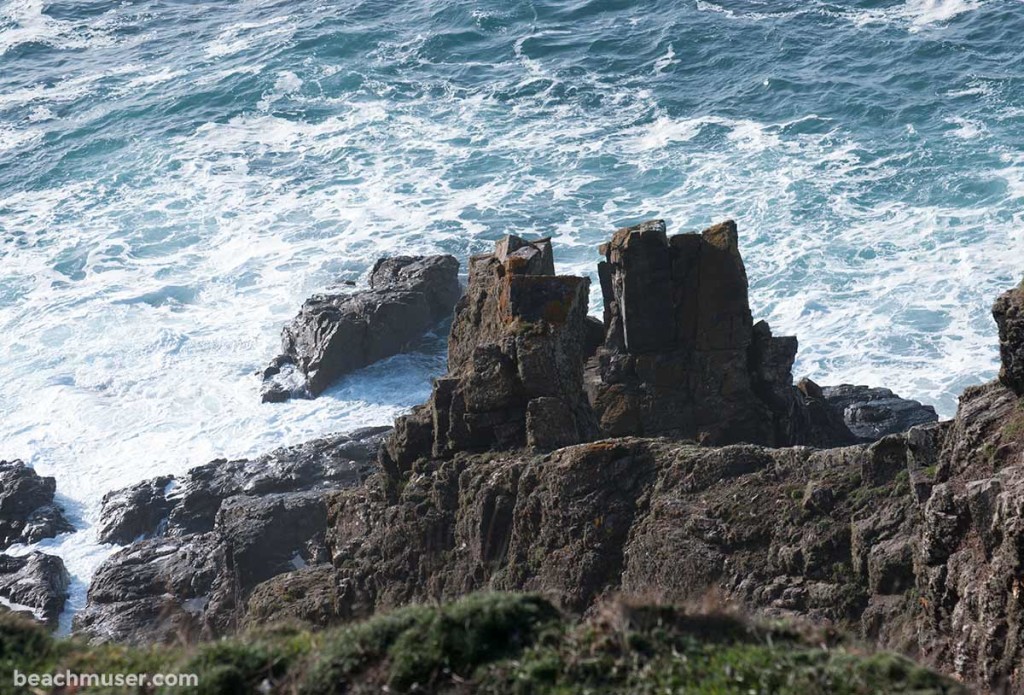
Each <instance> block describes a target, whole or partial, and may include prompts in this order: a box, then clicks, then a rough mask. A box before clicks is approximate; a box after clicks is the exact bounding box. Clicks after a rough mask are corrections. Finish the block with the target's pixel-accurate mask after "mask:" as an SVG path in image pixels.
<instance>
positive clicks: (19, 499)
mask: <svg viewBox="0 0 1024 695" xmlns="http://www.w3.org/2000/svg"><path fill="white" fill-rule="evenodd" d="M56 487H57V483H56V480H55V479H54V478H51V477H44V476H40V475H37V474H36V472H35V471H34V470H32V469H31V468H29V467H28V466H26V465H25V464H24V463H22V462H21V461H0V550H3V549H4V548H8V547H10V546H11V545H14V544H15V543H26V544H27V543H35V542H36V541H40V540H42V539H44V538H52V537H53V536H56V535H57V534H59V533H67V532H70V531H74V527H73V526H72V525H71V524H70V523H69V522H68V520H67V519H66V518H65V517H64V510H63V509H61V507H60V506H59V505H57V504H55V503H54V501H53V495H54V491H55V490H56Z"/></svg>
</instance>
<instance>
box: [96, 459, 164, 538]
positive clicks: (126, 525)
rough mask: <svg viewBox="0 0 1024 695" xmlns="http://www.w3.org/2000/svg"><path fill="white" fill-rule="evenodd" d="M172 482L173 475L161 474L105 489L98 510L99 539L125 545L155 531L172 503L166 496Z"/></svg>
mask: <svg viewBox="0 0 1024 695" xmlns="http://www.w3.org/2000/svg"><path fill="white" fill-rule="evenodd" d="M175 485H176V483H175V480H174V476H173V475H163V476H160V477H158V478H153V479H151V480H144V481H142V482H141V483H138V484H136V485H132V486H131V487H126V488H124V489H123V490H116V491H114V492H108V493H107V494H106V495H104V496H103V503H102V507H101V510H100V521H99V527H98V529H97V534H96V535H97V538H98V539H99V541H100V542H101V543H117V544H119V545H125V544H128V543H131V542H132V541H134V540H137V539H142V538H145V537H147V536H153V535H159V534H160V531H161V526H162V525H163V524H164V523H165V522H166V521H167V516H168V515H169V514H170V513H171V509H173V508H174V506H175V503H176V502H175V500H174V499H172V498H170V497H169V496H168V493H170V491H171V490H172V489H173V487H174V486H175Z"/></svg>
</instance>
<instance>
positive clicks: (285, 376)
mask: <svg viewBox="0 0 1024 695" xmlns="http://www.w3.org/2000/svg"><path fill="white" fill-rule="evenodd" d="M458 271H459V263H458V261H456V260H455V258H454V257H452V256H399V257H396V258H383V259H381V260H379V261H377V264H376V265H375V266H374V267H373V270H372V271H371V273H370V287H369V289H366V290H362V291H358V292H351V293H347V294H325V295H316V296H314V297H312V298H310V299H308V300H307V301H306V302H305V303H304V304H303V305H302V308H301V309H300V310H299V314H298V316H296V317H295V318H294V319H293V320H292V322H291V323H290V324H289V325H287V326H286V327H285V328H284V330H283V331H282V333H281V350H282V353H281V355H279V356H278V357H276V358H274V360H273V361H272V362H271V364H270V366H268V367H267V368H266V369H265V370H264V371H263V380H264V386H263V396H262V398H263V400H264V401H265V402H279V401H284V400H287V399H288V398H290V397H292V396H312V397H315V396H317V395H319V394H320V393H322V392H323V391H324V389H326V388H327V387H328V386H330V385H331V384H332V383H333V382H334V381H335V380H336V379H337V378H338V377H340V376H342V375H344V374H347V373H349V372H352V371H354V370H356V369H359V368H361V367H365V366H367V365H369V364H372V363H373V362H376V361H378V360H382V359H384V358H385V357H390V356H392V355H396V354H398V353H399V352H402V351H403V350H405V349H406V348H407V347H408V346H409V344H410V343H411V342H412V341H414V340H416V339H417V338H419V337H420V336H422V335H423V334H424V333H426V332H427V331H428V330H430V329H431V328H433V327H434V326H436V325H437V324H438V323H439V322H441V321H442V320H444V319H446V318H448V317H449V316H450V315H451V311H452V307H453V306H454V305H455V302H456V300H458V298H459V292H460V288H459V281H458Z"/></svg>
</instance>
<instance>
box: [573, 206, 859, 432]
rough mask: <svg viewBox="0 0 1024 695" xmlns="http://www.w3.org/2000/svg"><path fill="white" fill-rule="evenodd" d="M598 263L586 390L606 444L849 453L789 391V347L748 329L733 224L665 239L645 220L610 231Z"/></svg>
mask: <svg viewBox="0 0 1024 695" xmlns="http://www.w3.org/2000/svg"><path fill="white" fill-rule="evenodd" d="M601 253H602V255H603V256H604V260H603V261H602V262H601V263H600V264H599V265H598V274H599V276H600V278H601V290H602V294H603V296H604V306H605V310H604V323H605V331H606V333H605V341H604V345H603V346H602V347H601V348H599V349H598V350H597V354H596V355H595V356H594V357H593V358H591V359H590V361H589V362H588V364H587V378H586V388H587V393H588V396H589V397H590V402H591V404H592V405H593V407H594V410H595V412H596V413H597V416H598V418H599V420H600V425H601V430H602V432H603V433H604V434H605V435H606V436H626V435H637V436H672V437H678V438H684V439H693V440H699V441H701V442H702V443H705V444H710V445H720V444H729V443H736V442H746V443H753V444H765V445H770V446H788V445H793V444H812V445H818V446H837V445H842V444H848V443H852V442H853V441H854V438H853V436H852V435H851V434H850V432H849V431H847V429H846V428H845V426H843V424H842V423H841V422H839V421H837V420H836V419H835V418H830V417H827V416H823V415H816V414H815V413H814V412H812V411H813V410H814V409H815V408H816V407H817V406H815V405H813V404H808V403H807V402H806V400H807V399H806V398H805V394H803V393H801V392H800V391H799V390H797V389H796V388H795V387H794V385H793V375H792V367H793V361H794V359H795V358H796V351H797V340H796V338H794V337H788V336H773V335H772V332H771V329H770V328H769V327H768V324H767V323H765V322H764V321H761V322H759V323H758V324H757V325H754V323H753V320H752V318H751V314H750V306H749V303H748V297H747V275H746V270H745V269H744V265H743V259H742V258H741V257H740V252H739V237H738V232H737V229H736V225H735V223H733V222H731V221H729V222H724V223H722V224H718V225H715V226H714V227H710V228H709V229H706V230H704V231H703V232H701V233H700V234H677V235H674V236H671V237H670V236H668V235H667V233H666V229H665V223H664V222H663V221H661V220H652V221H649V222H644V223H643V224H640V225H637V226H635V227H627V228H624V229H620V230H618V231H617V232H615V234H614V236H613V237H612V239H611V241H609V242H608V243H607V244H605V245H603V246H602V247H601Z"/></svg>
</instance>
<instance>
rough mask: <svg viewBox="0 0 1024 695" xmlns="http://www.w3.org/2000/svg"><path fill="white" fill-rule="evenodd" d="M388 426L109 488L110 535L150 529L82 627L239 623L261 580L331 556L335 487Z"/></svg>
mask: <svg viewBox="0 0 1024 695" xmlns="http://www.w3.org/2000/svg"><path fill="white" fill-rule="evenodd" d="M388 431H390V428H372V429H367V430H363V431H361V432H355V433H353V434H351V435H348V436H335V437H327V438H324V439H318V440H314V441H312V442H307V443H305V444H302V445H299V446H295V447H289V448H284V449H279V450H277V451H274V452H272V453H270V454H267V455H265V456H261V457H259V458H256V459H242V460H237V461H224V460H219V461H213V462H211V463H208V464H206V465H204V466H199V467H197V468H193V469H192V470H191V471H189V472H188V473H187V474H186V475H185V476H183V477H182V478H181V479H178V480H175V479H174V478H173V477H171V476H165V477H161V478H156V479H154V480H149V481H144V482H142V483H139V484H138V485H135V486H132V487H130V488H126V489H125V490H120V491H117V492H114V493H111V494H108V495H107V496H106V497H105V498H104V500H103V509H102V510H101V513H100V523H99V527H100V539H101V540H102V541H104V542H130V541H132V540H135V539H139V538H141V540H138V541H137V542H134V543H132V544H131V545H129V546H128V547H127V548H125V549H123V550H121V551H119V552H117V553H115V554H114V555H112V556H111V557H110V558H108V559H107V560H106V561H105V562H104V563H103V564H102V565H101V566H100V568H99V570H97V572H96V574H95V576H94V577H93V581H92V584H91V586H90V588H89V596H88V604H87V606H86V608H85V609H84V610H83V611H82V612H80V613H79V614H78V615H77V616H76V618H75V629H76V630H77V631H79V632H81V633H84V634H86V635H88V636H89V637H90V638H91V639H93V640H95V641H122V642H163V641H173V640H176V639H179V638H181V637H188V638H194V637H200V636H213V635H221V634H225V633H227V632H231V631H233V630H234V629H235V628H236V626H237V625H238V621H239V619H240V617H241V616H242V608H243V606H244V601H245V599H246V598H247V597H248V595H249V593H250V592H251V591H252V590H253V588H254V587H256V586H257V585H258V584H260V583H261V582H264V581H266V580H268V579H271V578H273V577H274V576H276V575H279V574H281V573H284V572H290V571H292V570H296V569H298V568H301V567H305V566H307V565H308V566H310V567H315V566H317V565H322V564H324V563H326V562H328V560H329V555H328V553H327V550H326V545H325V541H324V537H325V533H326V528H327V506H326V502H325V497H326V495H327V494H329V493H333V492H335V491H337V490H340V489H344V488H346V487H349V486H353V485H358V484H360V483H361V482H362V481H363V480H364V479H365V478H366V476H367V475H369V473H370V471H371V470H372V463H371V462H372V461H373V459H374V458H375V457H376V455H377V450H378V448H379V446H380V442H381V438H382V436H383V435H384V434H385V433H386V432H388Z"/></svg>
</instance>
